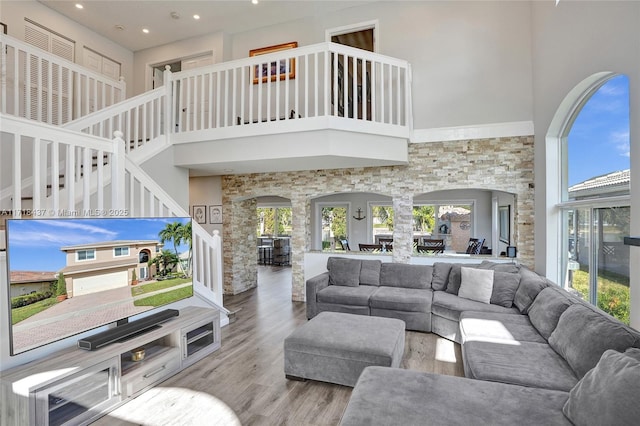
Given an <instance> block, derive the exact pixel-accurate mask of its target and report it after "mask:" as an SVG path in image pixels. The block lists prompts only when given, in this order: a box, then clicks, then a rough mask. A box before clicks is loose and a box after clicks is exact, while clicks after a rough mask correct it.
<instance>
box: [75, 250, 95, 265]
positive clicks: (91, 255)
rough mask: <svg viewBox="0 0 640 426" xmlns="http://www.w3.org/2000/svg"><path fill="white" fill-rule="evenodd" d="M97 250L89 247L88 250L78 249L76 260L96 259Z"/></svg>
mask: <svg viewBox="0 0 640 426" xmlns="http://www.w3.org/2000/svg"><path fill="white" fill-rule="evenodd" d="M95 258H96V251H95V249H87V250H78V251H76V261H78V262H83V261H85V260H95Z"/></svg>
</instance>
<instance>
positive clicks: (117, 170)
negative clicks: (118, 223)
mask: <svg viewBox="0 0 640 426" xmlns="http://www.w3.org/2000/svg"><path fill="white" fill-rule="evenodd" d="M113 136H114V138H113V156H112V160H113V161H112V162H111V203H112V206H111V207H112V209H118V210H120V209H124V208H125V182H124V181H125V179H124V178H125V168H124V162H125V158H124V156H125V148H124V140H123V139H122V137H123V136H124V135H123V133H122V132H121V131H119V130H116V131H115V132H113ZM131 207H132V208H133V206H131Z"/></svg>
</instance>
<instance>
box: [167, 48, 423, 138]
mask: <svg viewBox="0 0 640 426" xmlns="http://www.w3.org/2000/svg"><path fill="white" fill-rule="evenodd" d="M170 80H171V81H172V82H173V85H172V105H173V111H174V112H175V121H176V124H175V127H173V128H172V131H173V132H174V133H187V132H195V131H203V130H214V129H215V130H223V129H226V130H228V129H229V128H236V129H237V128H244V129H245V130H246V129H248V128H260V130H259V131H260V132H261V133H262V134H263V133H264V131H265V127H266V126H265V125H267V124H269V123H271V124H272V125H271V126H269V128H272V129H277V128H276V127H274V126H273V123H274V122H277V123H281V122H290V121H293V120H299V119H305V120H309V119H313V120H318V119H325V118H332V119H333V118H337V119H341V120H349V123H350V124H345V123H344V121H343V124H342V125H345V126H348V125H351V126H353V125H356V126H357V124H358V123H360V124H366V125H368V126H369V127H370V128H373V129H375V131H377V132H383V133H388V132H391V133H393V132H398V131H401V132H402V130H406V129H408V128H410V126H411V124H412V123H411V119H412V111H411V90H410V88H411V69H410V66H409V63H408V62H406V61H403V60H399V59H395V58H390V57H388V56H384V55H379V54H376V53H371V52H368V51H364V50H360V49H355V48H351V47H348V46H343V45H339V44H335V43H320V44H315V45H311V46H305V47H301V48H296V49H290V50H283V51H279V52H275V53H269V54H265V55H260V56H254V57H250V58H246V59H241V60H236V61H231V62H225V63H220V64H216V65H212V66H209V67H203V68H196V69H193V70H189V71H183V72H178V73H175V74H173V75H172V76H171V79H170ZM339 122H340V120H339V121H338V123H339ZM334 123H336V121H334ZM338 126H340V124H338ZM236 134H237V133H236ZM226 136H227V133H226V132H225V134H224V135H223V136H221V137H226Z"/></svg>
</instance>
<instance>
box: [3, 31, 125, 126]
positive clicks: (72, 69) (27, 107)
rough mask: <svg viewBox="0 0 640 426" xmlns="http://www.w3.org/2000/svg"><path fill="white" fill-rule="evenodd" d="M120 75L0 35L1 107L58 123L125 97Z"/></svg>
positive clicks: (83, 114)
mask: <svg viewBox="0 0 640 426" xmlns="http://www.w3.org/2000/svg"><path fill="white" fill-rule="evenodd" d="M125 89H126V85H125V83H124V81H122V80H121V81H115V80H112V79H110V78H108V77H106V76H104V75H101V74H98V73H95V72H92V71H89V70H88V69H86V68H84V67H82V66H80V65H77V64H75V63H73V62H70V61H68V60H66V59H63V58H60V57H58V56H56V55H52V54H50V53H48V52H46V51H44V50H41V49H39V48H37V47H34V46H32V45H30V44H27V43H24V42H22V41H20V40H17V39H15V38H13V37H10V36H7V35H2V36H0V112H3V113H5V114H9V115H13V116H17V117H23V118H28V119H31V120H37V121H41V122H44V123H48V124H55V125H62V124H64V123H67V122H68V121H71V120H74V119H77V118H79V117H83V116H85V115H87V114H89V113H91V112H94V111H98V110H100V109H103V108H105V107H107V106H109V105H113V104H114V103H116V102H119V101H121V100H123V99H124V98H125V96H126V95H125V92H126V90H125Z"/></svg>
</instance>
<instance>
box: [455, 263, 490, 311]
mask: <svg viewBox="0 0 640 426" xmlns="http://www.w3.org/2000/svg"><path fill="white" fill-rule="evenodd" d="M493 274H494V271H492V270H490V269H485V270H482V269H476V268H465V267H464V266H463V267H462V268H460V276H461V279H460V291H458V296H460V297H464V298H465V299H471V300H475V301H476V302H481V303H486V304H489V302H490V300H491V292H492V291H493Z"/></svg>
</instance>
